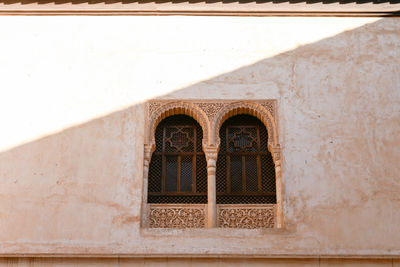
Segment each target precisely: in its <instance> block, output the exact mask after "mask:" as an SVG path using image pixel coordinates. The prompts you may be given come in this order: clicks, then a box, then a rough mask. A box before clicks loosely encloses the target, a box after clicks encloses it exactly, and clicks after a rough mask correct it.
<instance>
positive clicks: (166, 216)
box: [149, 204, 206, 228]
mask: <svg viewBox="0 0 400 267" xmlns="http://www.w3.org/2000/svg"><path fill="white" fill-rule="evenodd" d="M205 225H206V205H198V204H180V205H177V204H159V205H157V204H151V205H150V208H149V227H150V228H204V227H205Z"/></svg>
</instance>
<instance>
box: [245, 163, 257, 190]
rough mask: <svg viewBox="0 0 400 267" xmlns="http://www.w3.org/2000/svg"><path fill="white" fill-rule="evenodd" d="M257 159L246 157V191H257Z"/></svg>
mask: <svg viewBox="0 0 400 267" xmlns="http://www.w3.org/2000/svg"><path fill="white" fill-rule="evenodd" d="M257 160H258V159H257V157H255V156H246V161H245V164H246V165H245V166H246V191H247V192H257V191H258V189H259V188H258V187H259V185H258V182H259V181H258V173H257V172H258V169H257Z"/></svg>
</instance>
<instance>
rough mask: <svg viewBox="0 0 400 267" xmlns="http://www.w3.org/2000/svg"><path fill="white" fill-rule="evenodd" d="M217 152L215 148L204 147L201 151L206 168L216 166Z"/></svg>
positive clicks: (217, 148)
mask: <svg viewBox="0 0 400 267" xmlns="http://www.w3.org/2000/svg"><path fill="white" fill-rule="evenodd" d="M218 150H219V147H217V146H204V147H203V151H204V154H205V155H206V160H207V166H214V167H215V166H216V164H217V159H218Z"/></svg>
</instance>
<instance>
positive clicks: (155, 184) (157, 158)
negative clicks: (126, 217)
mask: <svg viewBox="0 0 400 267" xmlns="http://www.w3.org/2000/svg"><path fill="white" fill-rule="evenodd" d="M155 139H156V149H155V151H154V153H153V155H152V158H151V161H150V166H149V177H148V182H149V183H148V203H207V163H206V159H205V155H204V152H203V149H202V139H203V132H202V129H201V126H200V125H199V124H198V123H197V121H196V120H194V119H193V118H191V117H189V116H186V115H174V116H170V117H167V118H165V119H164V120H162V121H161V122H160V123H159V124H158V126H157V129H156V132H155Z"/></svg>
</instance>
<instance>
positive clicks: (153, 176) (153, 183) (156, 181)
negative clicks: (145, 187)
mask: <svg viewBox="0 0 400 267" xmlns="http://www.w3.org/2000/svg"><path fill="white" fill-rule="evenodd" d="M161 161H162V157H161V156H159V155H155V156H153V157H152V158H151V162H150V166H149V192H161V170H162V169H161V164H162V163H161Z"/></svg>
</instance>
